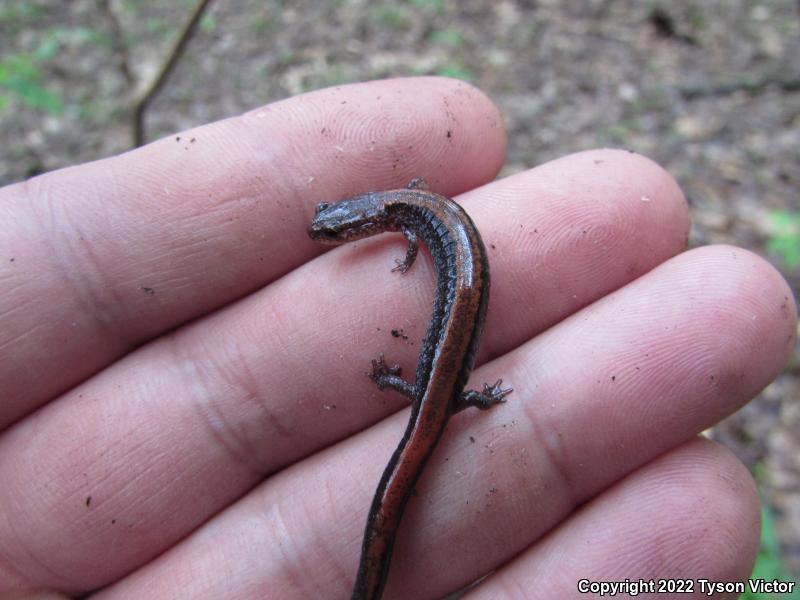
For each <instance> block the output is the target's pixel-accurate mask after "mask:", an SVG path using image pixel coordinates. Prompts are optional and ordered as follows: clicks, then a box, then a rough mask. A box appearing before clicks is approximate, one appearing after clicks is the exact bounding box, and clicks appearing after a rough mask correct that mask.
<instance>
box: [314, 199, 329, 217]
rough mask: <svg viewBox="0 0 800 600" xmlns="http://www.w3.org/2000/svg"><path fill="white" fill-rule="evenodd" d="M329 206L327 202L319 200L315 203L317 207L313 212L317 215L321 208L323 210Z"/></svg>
mask: <svg viewBox="0 0 800 600" xmlns="http://www.w3.org/2000/svg"><path fill="white" fill-rule="evenodd" d="M329 206H330V203H329V202H320V203H319V204H317V207H316V208H315V209H314V214H315V215H318V214H319V213H321V212H322V211H323V210H325V209H326V208H328V207H329Z"/></svg>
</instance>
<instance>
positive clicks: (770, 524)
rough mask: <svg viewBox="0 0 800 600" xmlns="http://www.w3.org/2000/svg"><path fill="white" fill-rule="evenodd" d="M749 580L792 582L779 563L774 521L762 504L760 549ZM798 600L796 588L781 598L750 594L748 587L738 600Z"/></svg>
mask: <svg viewBox="0 0 800 600" xmlns="http://www.w3.org/2000/svg"><path fill="white" fill-rule="evenodd" d="M750 578H751V579H764V580H766V581H772V580H774V579H777V580H779V581H793V579H792V577H791V576H790V575H789V573H788V572H787V571H786V569H785V568H784V566H783V563H782V561H781V554H780V544H779V543H778V537H777V535H776V534H775V521H774V519H773V517H772V513H771V512H770V511H769V509H767V507H766V506H764V505H763V503H762V506H761V547H760V548H759V550H758V557H757V558H756V564H755V566H754V567H753V573H752V574H751V575H750ZM798 599H800V590H798V586H795V589H794V591H793V592H792V593H791V594H788V595H783V596H780V595H777V594H760V593H755V592H751V591H750V588H749V587H748V588H747V590H746V591H745V593H744V594H742V596H741V597H740V599H739V600H798Z"/></svg>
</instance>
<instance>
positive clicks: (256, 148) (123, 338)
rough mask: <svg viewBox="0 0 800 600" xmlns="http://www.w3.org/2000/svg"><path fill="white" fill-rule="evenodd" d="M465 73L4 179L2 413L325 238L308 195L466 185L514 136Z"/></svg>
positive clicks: (332, 94)
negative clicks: (15, 181) (317, 235)
mask: <svg viewBox="0 0 800 600" xmlns="http://www.w3.org/2000/svg"><path fill="white" fill-rule="evenodd" d="M504 148H505V133H504V130H503V125H502V121H501V119H500V117H499V115H498V113H497V110H496V109H495V107H494V106H493V105H492V104H491V102H490V101H489V99H488V98H486V97H485V96H484V95H483V94H482V93H481V92H479V91H478V90H476V89H475V88H473V87H471V86H469V85H468V84H465V83H463V82H460V81H453V80H448V79H440V78H412V79H398V80H388V81H376V82H372V83H366V84H356V85H351V86H342V87H337V88H333V89H329V90H322V91H319V92H315V93H311V94H307V95H304V96H300V97H297V98H293V99H290V100H286V101H283V102H278V103H275V104H272V105H269V106H266V107H264V108H261V109H258V110H255V111H252V112H249V113H246V114H244V115H242V116H240V117H236V118H233V119H227V120H225V121H220V122H218V123H212V124H210V125H206V126H202V127H198V128H196V129H193V130H191V131H188V132H185V133H181V134H178V135H175V136H171V137H169V138H165V139H163V140H161V141H158V142H155V143H153V144H150V145H149V146H146V147H144V148H141V149H139V150H135V151H133V152H129V153H126V154H122V155H120V156H116V157H113V158H109V159H106V160H102V161H98V162H95V163H91V164H87V165H82V166H80V167H75V168H70V169H64V170H61V171H56V172H54V173H49V174H47V175H43V176H41V177H38V178H35V179H32V180H30V181H28V182H26V183H22V184H19V185H13V186H9V187H7V188H4V189H3V190H1V191H0V211H2V212H0V223H2V224H3V227H2V229H1V230H0V281H2V282H3V285H2V286H0V349H2V350H4V359H3V360H2V361H0V389H2V390H3V403H2V405H0V429H1V428H2V427H3V426H5V425H8V424H9V423H11V422H13V421H14V420H15V419H17V418H19V417H20V416H21V415H23V414H26V413H28V412H30V411H31V410H33V409H34V408H36V407H37V406H40V405H41V404H42V403H43V402H45V401H47V400H48V399H50V398H51V397H52V396H53V395H55V394H56V393H59V392H61V391H63V390H65V389H67V388H69V387H70V386H72V385H74V384H75V383H77V382H79V381H81V380H83V379H84V378H86V377H87V376H88V375H90V374H91V373H94V372H96V371H97V370H98V369H100V368H102V367H103V366H105V365H107V364H109V363H110V362H112V361H113V360H115V359H116V358H118V357H119V356H121V355H122V354H124V353H125V352H126V351H128V350H129V349H130V348H132V347H134V346H136V345H138V344H140V343H142V342H143V341H145V340H147V339H150V338H151V337H153V336H156V335H158V334H159V333H161V332H163V331H165V330H168V329H172V328H174V327H175V326H176V325H178V324H180V323H183V322H186V321H188V320H190V319H192V318H194V317H197V316H198V315H201V314H204V313H206V312H208V311H209V310H212V309H214V308H216V307H218V306H221V305H223V304H225V303H227V302H230V301H231V300H233V299H235V298H238V297H240V296H242V295H244V294H247V293H248V292H251V291H253V290H255V289H258V288H259V287H261V286H263V285H265V284H266V283H268V282H270V281H272V280H274V279H275V278H277V277H279V276H280V275H282V274H284V273H286V272H287V271H289V270H291V269H292V268H293V267H295V266H297V265H298V264H301V263H302V262H304V261H305V260H307V259H308V258H309V257H311V256H313V255H315V254H317V253H319V252H321V249H320V248H319V247H318V246H317V245H316V244H313V243H312V242H311V240H309V239H308V237H307V235H306V233H305V230H306V226H307V221H308V218H309V214H310V211H311V206H312V205H313V203H314V202H316V201H319V200H321V199H328V200H331V199H336V198H338V197H341V196H343V195H344V194H345V193H350V192H354V191H367V190H370V189H386V188H391V187H401V186H404V185H405V184H406V183H407V181H408V180H409V179H411V177H416V176H425V177H428V178H429V180H430V183H431V184H433V185H435V187H436V189H438V190H441V191H442V192H444V193H448V194H454V193H457V192H461V191H464V190H465V189H469V188H470V187H474V186H476V185H479V184H481V183H484V182H486V181H488V180H490V179H492V178H493V177H494V176H495V174H496V173H497V170H498V169H499V168H500V166H501V164H502V161H503V158H504V152H505V149H504Z"/></svg>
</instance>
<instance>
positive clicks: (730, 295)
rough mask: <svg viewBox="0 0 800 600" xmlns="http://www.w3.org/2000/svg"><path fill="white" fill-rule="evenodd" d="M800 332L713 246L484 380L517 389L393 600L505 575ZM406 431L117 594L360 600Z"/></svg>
mask: <svg viewBox="0 0 800 600" xmlns="http://www.w3.org/2000/svg"><path fill="white" fill-rule="evenodd" d="M654 298H659V299H660V300H661V301H662V302H663V306H661V307H660V309H659V310H658V311H654V310H653V308H652V303H653V299H654ZM793 330H794V306H793V304H792V301H791V298H790V296H788V287H787V285H786V283H785V282H784V281H783V280H782V279H781V277H780V275H779V274H778V273H777V272H776V271H775V270H774V269H773V268H772V267H771V266H770V265H768V264H767V263H766V262H764V261H763V260H761V259H759V258H758V257H756V256H754V255H752V254H750V253H748V252H746V251H742V250H735V249H731V248H727V247H709V248H704V249H700V250H695V251H692V252H687V253H685V254H682V255H680V256H678V257H676V258H674V259H672V260H670V261H668V262H666V263H665V264H664V265H662V266H661V267H659V268H658V269H656V270H654V271H652V272H651V273H648V274H647V275H645V276H643V277H642V278H640V279H639V280H637V281H636V282H634V283H632V284H630V285H628V286H626V287H624V288H623V289H621V290H619V291H617V292H616V293H615V294H613V295H611V296H609V297H607V298H604V299H603V300H600V301H598V302H597V303H595V304H593V305H592V306H590V307H588V308H586V309H584V310H583V311H581V312H580V313H578V314H577V315H575V316H574V317H573V318H571V319H568V320H567V321H565V322H564V323H560V324H559V325H557V326H555V327H553V328H551V329H549V330H548V331H547V332H545V333H544V334H542V335H540V336H539V337H538V338H537V339H535V340H533V341H531V342H529V343H527V344H525V345H524V346H522V347H520V348H518V349H517V350H515V351H514V352H512V353H509V354H507V355H505V356H503V357H502V358H499V359H497V360H495V361H493V362H492V363H491V364H490V365H486V366H485V367H483V368H481V369H479V370H478V373H477V375H476V378H477V379H478V380H489V381H491V380H493V379H494V378H495V376H496V375H497V374H498V373H502V374H503V375H506V376H507V377H508V380H509V381H510V382H512V383H513V385H514V388H515V391H514V393H513V395H512V396H511V397H509V398H508V402H507V403H506V404H504V405H502V406H501V407H497V408H496V409H494V410H492V411H488V412H486V413H477V414H476V413H472V414H469V413H462V414H459V415H458V416H456V417H454V418H453V419H452V420H451V423H450V425H449V426H448V431H447V432H446V434H445V435H444V436H443V438H442V440H441V442H440V444H439V446H438V447H437V449H436V451H435V452H434V454H433V456H432V457H431V460H430V462H429V464H428V467H427V468H426V471H425V472H424V473H423V475H422V478H421V480H420V481H419V483H418V485H417V486H416V488H415V494H414V495H413V496H412V499H411V501H410V502H409V505H408V508H407V510H406V515H405V517H404V519H403V524H402V526H401V528H400V532H399V535H398V539H397V542H396V544H395V550H394V559H393V564H392V571H391V573H390V575H389V580H388V584H387V585H388V588H387V593H388V597H428V596H433V597H436V596H441V595H444V594H446V593H449V592H451V591H453V590H456V589H459V588H460V587H463V586H465V585H467V584H468V583H470V582H471V581H474V580H475V579H477V578H478V577H479V576H480V575H482V574H485V573H488V572H490V571H492V570H493V569H496V568H498V567H499V566H501V565H503V564H504V563H505V562H507V561H509V560H510V559H512V558H513V557H514V556H516V555H517V554H518V553H519V552H521V551H524V550H525V549H526V548H528V547H530V546H531V544H532V543H534V542H535V541H536V540H537V539H539V538H540V537H541V536H542V535H544V534H545V533H546V532H547V531H549V530H550V529H552V528H553V527H555V526H556V525H558V524H559V523H560V522H561V521H563V520H564V519H566V518H567V517H568V516H569V515H570V513H571V512H572V511H573V510H574V509H575V508H576V507H578V506H580V505H582V504H583V503H585V502H586V501H588V500H590V499H591V498H592V497H594V496H595V495H597V494H600V493H601V492H602V491H603V490H605V489H606V488H608V487H609V486H610V485H612V484H613V483H614V482H615V481H617V480H619V479H620V478H622V477H625V476H626V475H628V474H629V473H631V472H633V471H635V470H636V469H638V468H640V467H642V466H643V465H645V464H647V463H648V462H650V461H651V460H653V459H655V458H656V457H657V456H659V455H660V454H662V453H664V452H666V451H668V450H670V449H671V448H674V447H676V446H678V445H680V444H682V443H685V442H686V441H688V440H691V439H692V438H693V437H694V436H695V435H696V434H697V433H698V432H699V431H701V430H703V429H705V428H707V427H708V426H709V425H710V424H712V423H713V422H715V421H717V420H719V419H721V418H723V417H724V416H726V415H727V414H730V413H731V412H733V411H734V410H736V408H738V407H739V406H741V404H743V403H744V402H745V401H746V400H747V399H749V398H751V397H752V396H753V395H754V394H755V393H756V392H757V391H758V390H759V389H761V388H762V387H764V386H765V385H766V384H767V383H768V382H769V381H770V380H771V379H772V378H773V377H774V376H775V374H776V373H777V372H778V371H779V369H780V367H781V365H782V364H783V363H784V362H785V361H786V359H787V357H788V356H789V354H790V351H791V348H792V347H793V335H794V334H793ZM755 357H757V358H755ZM407 418H408V415H407V412H406V411H403V412H401V413H398V414H396V415H393V416H392V417H390V418H388V419H386V420H384V421H383V422H381V423H380V424H378V425H376V426H375V427H373V428H371V429H369V430H367V431H365V432H364V433H363V434H361V435H359V436H356V437H354V438H351V439H349V440H346V441H344V442H342V443H340V444H338V445H337V446H335V447H332V448H329V449H328V450H326V451H323V452H321V453H318V454H316V455H314V456H312V457H310V458H308V459H306V460H304V461H303V462H301V463H300V464H298V465H295V466H294V467H293V468H291V469H287V470H286V471H284V472H282V473H280V474H279V475H276V476H274V477H272V478H271V479H270V480H268V481H267V482H266V483H265V484H264V485H263V486H262V487H260V488H259V489H258V490H257V491H255V492H253V493H251V494H250V495H248V496H247V497H245V499H243V500H241V501H240V502H238V503H237V504H235V505H234V506H233V507H231V508H230V509H228V510H227V511H226V512H225V513H223V514H222V515H220V516H219V517H218V518H215V519H213V520H212V521H211V523H210V524H209V525H208V526H204V527H203V528H201V529H200V530H199V531H198V532H197V533H196V534H195V535H193V536H192V537H191V538H189V539H188V540H186V541H185V542H182V543H181V544H179V545H178V546H177V547H176V548H174V549H173V550H172V551H170V552H169V553H167V554H165V555H163V556H162V557H159V558H158V559H156V560H154V561H153V562H151V563H150V564H149V565H148V566H146V567H144V568H143V569H141V570H140V571H139V572H137V573H136V574H134V575H132V576H130V577H129V578H127V579H126V580H125V581H123V582H122V583H121V584H120V585H119V587H114V588H111V589H110V590H109V593H108V596H101V597H108V598H114V597H115V595H114V594H117V593H119V594H120V596H119V597H129V596H126V594H128V595H130V594H132V595H135V592H136V591H141V590H143V589H146V590H157V591H158V592H159V594H162V595H163V594H166V595H169V593H170V590H173V589H182V590H186V593H187V596H188V597H192V596H200V595H202V594H203V593H205V594H207V595H214V593H221V592H222V588H220V587H215V584H212V583H209V582H207V581H204V582H203V585H204V586H212V587H211V588H206V587H204V588H203V589H202V590H200V589H199V588H198V587H196V585H195V584H194V583H193V580H194V579H196V577H195V576H194V574H195V573H197V572H198V570H200V569H203V568H207V565H212V564H221V565H223V570H224V571H225V572H226V573H227V574H228V575H229V577H228V578H226V580H225V582H224V584H220V585H225V586H226V589H233V593H234V594H235V593H239V592H240V591H241V593H242V594H246V593H247V592H249V591H252V590H253V589H260V590H262V591H264V590H275V592H274V594H275V597H282V598H286V597H313V596H315V595H320V590H327V592H328V593H327V594H326V595H327V596H344V595H345V593H346V590H347V589H348V588H349V586H352V583H353V578H354V575H355V569H356V563H357V557H358V552H359V548H360V536H361V535H362V532H363V529H362V528H363V522H364V521H363V519H364V518H365V515H366V513H367V508H368V506H369V504H370V501H371V496H372V494H373V493H374V488H375V484H376V482H377V480H378V477H379V476H380V472H381V471H382V469H383V467H384V465H385V461H386V460H387V459H388V457H389V455H390V454H391V452H392V450H393V449H394V447H395V445H396V444H397V441H398V440H399V438H400V435H401V434H402V431H403V429H404V427H405V423H406V420H407ZM476 540H477V541H476ZM239 561H242V562H243V564H244V566H243V567H242V568H241V569H239V567H237V565H238V564H239ZM240 585H241V586H245V587H243V588H241V590H240V588H239V587H237V586H240ZM173 586H174V587H173ZM230 586H234V587H233V588H231V587H230ZM250 586H252V587H250ZM201 592H202V593H201Z"/></svg>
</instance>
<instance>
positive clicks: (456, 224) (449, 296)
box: [308, 179, 512, 600]
mask: <svg viewBox="0 0 800 600" xmlns="http://www.w3.org/2000/svg"><path fill="white" fill-rule="evenodd" d="M384 231H400V232H402V233H403V235H404V236H405V237H406V240H408V250H407V252H406V256H405V259H404V260H402V261H401V260H398V261H397V266H396V267H395V268H394V269H393V270H395V271H400V272H403V273H405V272H406V271H407V270H408V269H409V268H410V267H411V265H412V264H413V263H414V260H415V259H416V256H417V250H418V240H420V239H421V240H422V241H423V242H424V243H425V245H426V246H427V247H428V250H429V252H430V254H431V258H432V260H433V265H434V268H435V271H436V294H435V296H434V301H433V314H432V316H431V321H430V324H429V326H428V331H427V333H426V334H425V337H424V338H423V341H422V346H421V350H420V354H419V358H418V360H417V372H416V376H415V379H414V382H413V383H408V382H406V381H405V380H403V379H402V378H401V377H400V374H401V373H400V368H399V367H398V366H389V365H388V364H387V363H386V362H385V361H384V358H383V355H381V356H380V357H378V359H377V360H373V361H372V374H371V375H370V378H371V379H372V380H373V381H375V383H376V384H377V385H378V387H379V388H380V389H381V390H384V389H386V388H389V389H393V390H396V391H398V392H400V393H401V394H403V395H405V396H407V397H408V398H410V399H411V401H412V406H411V418H410V419H409V421H408V426H407V427H406V431H405V433H404V434H403V437H402V439H401V440H400V444H399V445H398V446H397V449H396V450H395V451H394V454H392V457H391V459H390V460H389V463H388V464H387V466H386V469H385V471H384V472H383V475H382V476H381V480H380V483H379V484H378V489H377V491H376V492H375V496H374V498H373V500H372V506H371V507H370V510H369V514H368V516H367V526H366V530H365V532H364V541H363V544H362V548H361V561H360V563H359V566H358V574H357V577H356V583H355V586H354V588H353V594H352V600H377V599H378V598H380V597H381V595H382V593H383V588H384V585H385V584H386V578H387V575H388V573H389V563H390V561H391V556H392V547H393V545H394V539H395V534H396V533H397V528H398V526H399V524H400V519H401V518H402V516H403V511H404V509H405V506H406V503H407V502H408V499H409V496H410V495H411V492H412V491H413V489H414V486H415V485H416V483H417V480H418V479H419V477H420V474H421V473H422V470H423V469H424V467H425V463H426V462H427V461H428V458H429V457H430V455H431V453H432V452H433V449H434V448H435V447H436V444H437V442H438V441H439V438H440V437H441V435H442V433H443V432H444V430H445V427H446V425H447V420H448V419H449V417H450V415H451V414H453V413H456V412H458V411H459V410H462V409H464V408H466V407H468V406H475V407H477V408H480V409H487V408H489V407H491V406H493V405H495V404H497V403H499V402H503V401H504V397H505V396H506V395H508V394H509V393H510V392H511V391H512V390H510V389H507V390H504V389H501V387H500V386H501V383H502V382H501V381H499V380H498V381H497V382H496V383H495V384H494V385H487V384H484V386H483V390H482V391H480V392H478V391H467V392H464V386H465V385H466V382H467V379H468V378H469V374H470V372H471V371H472V366H473V364H474V362H475V355H476V352H477V349H478V342H479V341H480V336H481V332H482V330H483V322H484V320H485V318H486V309H487V306H488V303H489V263H488V260H487V257H486V250H485V248H484V246H483V242H482V241H481V237H480V234H479V233H478V230H477V229H476V228H475V224H474V223H473V222H472V219H470V218H469V216H468V215H467V213H466V212H464V210H463V209H462V208H461V207H460V206H459V205H458V204H456V203H455V202H454V201H453V200H451V199H450V198H447V197H445V196H441V195H439V194H435V193H433V192H431V191H429V190H428V189H427V185H426V184H425V182H424V181H423V180H422V179H414V180H412V181H411V183H409V185H408V188H406V189H400V190H389V191H383V192H370V193H366V194H361V195H358V196H354V197H352V198H348V199H346V200H342V201H340V202H336V203H333V204H328V203H324V202H323V203H320V204H319V205H318V206H317V208H316V214H315V216H314V219H313V221H312V222H311V225H310V226H309V227H308V233H309V235H310V236H311V238H312V239H314V240H317V241H320V242H322V243H328V244H341V243H344V242H348V241H351V240H356V239H361V238H365V237H368V236H371V235H376V234H378V233H381V232H384Z"/></svg>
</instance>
